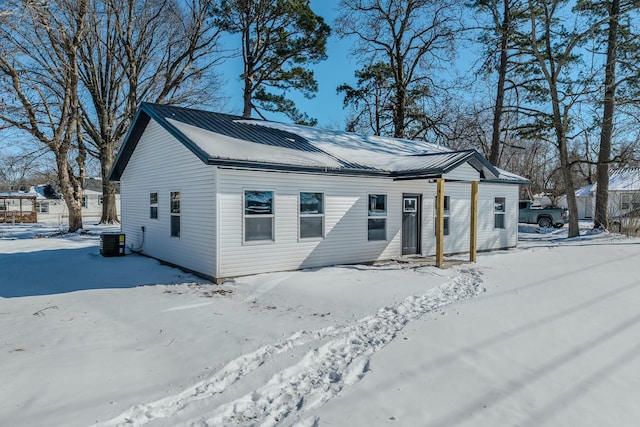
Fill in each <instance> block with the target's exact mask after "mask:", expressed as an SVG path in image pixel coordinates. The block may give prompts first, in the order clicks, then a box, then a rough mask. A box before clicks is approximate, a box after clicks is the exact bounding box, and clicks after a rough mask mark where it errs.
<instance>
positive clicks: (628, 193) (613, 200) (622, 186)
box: [576, 168, 640, 219]
mask: <svg viewBox="0 0 640 427" xmlns="http://www.w3.org/2000/svg"><path fill="white" fill-rule="evenodd" d="M596 190H597V184H591V185H587V186H585V187H582V188H580V189H578V190H576V201H577V203H578V218H580V219H592V218H593V216H594V214H595V206H596ZM633 209H640V168H620V169H612V170H611V171H610V172H609V206H608V213H609V217H610V218H615V217H618V216H621V215H624V214H626V213H627V212H629V211H631V210H633Z"/></svg>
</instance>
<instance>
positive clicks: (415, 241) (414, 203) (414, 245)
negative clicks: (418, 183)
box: [402, 194, 422, 255]
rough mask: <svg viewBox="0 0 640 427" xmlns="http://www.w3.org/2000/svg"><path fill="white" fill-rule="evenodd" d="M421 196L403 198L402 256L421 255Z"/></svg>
mask: <svg viewBox="0 0 640 427" xmlns="http://www.w3.org/2000/svg"><path fill="white" fill-rule="evenodd" d="M421 204H422V203H420V195H418V194H405V195H404V196H403V197H402V255H414V254H419V253H420V218H421V215H420V205H421Z"/></svg>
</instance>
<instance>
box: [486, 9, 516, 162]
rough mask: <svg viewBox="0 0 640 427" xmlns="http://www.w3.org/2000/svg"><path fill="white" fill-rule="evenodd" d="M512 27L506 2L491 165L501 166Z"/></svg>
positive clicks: (494, 111)
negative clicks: (503, 111)
mask: <svg viewBox="0 0 640 427" xmlns="http://www.w3.org/2000/svg"><path fill="white" fill-rule="evenodd" d="M510 27H511V14H510V12H509V1H508V0H504V18H503V21H502V25H501V26H500V30H501V32H502V34H500V64H499V65H498V87H497V88H496V89H497V90H496V104H495V108H494V110H493V132H492V134H491V150H490V152H489V163H491V164H492V165H494V166H499V163H500V128H501V125H502V109H503V105H504V86H505V81H506V77H507V65H508V42H509V31H510Z"/></svg>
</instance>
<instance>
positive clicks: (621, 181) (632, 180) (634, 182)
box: [576, 168, 640, 197]
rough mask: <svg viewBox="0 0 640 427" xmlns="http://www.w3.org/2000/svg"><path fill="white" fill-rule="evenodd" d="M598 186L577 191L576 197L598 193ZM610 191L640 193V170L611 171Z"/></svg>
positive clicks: (585, 187) (621, 169) (620, 169)
mask: <svg viewBox="0 0 640 427" xmlns="http://www.w3.org/2000/svg"><path fill="white" fill-rule="evenodd" d="M597 188H598V184H597V183H596V184H589V185H586V186H584V187H582V188H580V189H578V190H576V196H578V197H580V196H582V197H587V196H590V195H592V194H595V193H596V190H597ZM609 191H640V168H619V169H612V170H611V171H609Z"/></svg>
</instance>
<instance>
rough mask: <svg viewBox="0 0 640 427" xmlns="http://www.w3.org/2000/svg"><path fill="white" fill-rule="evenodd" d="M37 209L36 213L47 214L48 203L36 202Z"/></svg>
mask: <svg viewBox="0 0 640 427" xmlns="http://www.w3.org/2000/svg"><path fill="white" fill-rule="evenodd" d="M37 208H38V213H49V202H48V201H45V202H38V203H37ZM0 210H2V209H0Z"/></svg>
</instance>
